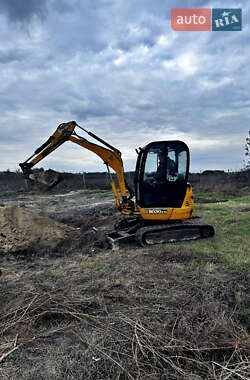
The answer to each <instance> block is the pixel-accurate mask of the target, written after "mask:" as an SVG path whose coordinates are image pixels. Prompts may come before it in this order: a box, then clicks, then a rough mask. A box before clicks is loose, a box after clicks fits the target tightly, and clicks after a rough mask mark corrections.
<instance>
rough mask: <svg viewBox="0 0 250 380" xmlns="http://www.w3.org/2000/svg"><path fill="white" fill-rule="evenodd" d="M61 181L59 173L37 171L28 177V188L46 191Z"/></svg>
mask: <svg viewBox="0 0 250 380" xmlns="http://www.w3.org/2000/svg"><path fill="white" fill-rule="evenodd" d="M60 180H61V175H60V173H58V172H56V171H55V170H51V169H49V170H45V171H43V170H39V171H35V172H33V173H31V174H29V176H28V180H27V183H28V186H27V187H28V188H29V189H31V188H32V189H35V190H40V191H47V190H50V189H52V188H53V187H54V186H56V185H57V184H58V183H59V182H60Z"/></svg>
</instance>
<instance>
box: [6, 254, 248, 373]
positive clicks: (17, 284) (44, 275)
mask: <svg viewBox="0 0 250 380" xmlns="http://www.w3.org/2000/svg"><path fill="white" fill-rule="evenodd" d="M36 260H39V261H36V262H35V267H33V268H32V269H31V270H30V271H28V270H27V269H26V268H25V265H26V264H25V263H23V262H20V263H19V265H20V277H19V278H17V279H16V278H14V276H13V277H11V276H9V278H8V282H4V281H3V294H4V297H3V299H2V314H1V318H0V331H1V345H0V375H1V379H4V380H5V379H21V380H23V379H25V380H31V379H37V378H39V379H44V380H45V379H46V380H48V379H52V378H53V379H80V378H82V379H145V380H146V379H190V380H191V379H192V380H193V379H214V380H215V379H216V380H217V379H221V380H226V379H248V378H249V376H248V374H249V370H250V362H249V352H250V336H249V334H248V333H247V331H246V329H244V328H243V327H241V326H240V325H239V322H237V318H238V317H237V315H238V314H237V313H238V311H239V308H240V304H239V302H240V301H239V300H237V299H236V297H235V294H236V293H237V290H238V289H239V287H240V289H243V288H244V289H245V292H246V293H247V292H248V291H249V288H248V286H249V274H248V273H247V272H245V273H244V272H242V273H230V274H225V273H224V275H221V276H218V273H215V274H214V275H211V273H207V271H206V268H207V264H208V263H210V262H214V263H216V262H219V260H220V257H219V256H215V257H212V256H210V255H209V254H207V255H203V257H202V258H201V256H200V255H198V254H192V253H191V252H186V253H184V252H183V251H179V252H178V250H176V249H175V250H173V251H166V250H165V249H164V248H161V249H158V250H157V251H156V250H145V251H143V250H142V249H137V250H135V251H134V250H129V251H126V253H122V252H120V253H117V252H113V253H111V252H106V253H98V254H96V255H95V256H92V257H91V256H89V255H87V256H86V255H84V256H81V255H78V256H76V257H72V256H71V257H68V258H67V256H64V257H59V258H56V259H51V258H50V259H49V258H47V259H39V258H37V259H36ZM195 262H199V263H200V264H199V268H198V267H197V265H196V267H197V270H193V269H191V268H193V266H194V263H195ZM36 268H37V269H36ZM145 268H146V270H145ZM17 288H18V289H19V292H18V294H17V291H16V289H17Z"/></svg>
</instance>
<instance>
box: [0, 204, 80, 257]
mask: <svg viewBox="0 0 250 380" xmlns="http://www.w3.org/2000/svg"><path fill="white" fill-rule="evenodd" d="M74 230H75V229H74V228H72V227H70V226H67V225H65V224H63V223H60V222H57V221H55V220H52V219H51V218H49V217H47V216H43V215H39V214H36V213H33V212H30V211H27V210H24V209H23V208H21V207H18V206H11V207H0V252H2V253H8V252H18V251H24V250H26V249H28V248H32V249H34V250H37V249H43V248H52V249H53V248H55V247H56V246H57V245H58V243H59V242H61V241H62V240H65V239H67V237H68V236H69V234H70V233H71V232H72V231H74Z"/></svg>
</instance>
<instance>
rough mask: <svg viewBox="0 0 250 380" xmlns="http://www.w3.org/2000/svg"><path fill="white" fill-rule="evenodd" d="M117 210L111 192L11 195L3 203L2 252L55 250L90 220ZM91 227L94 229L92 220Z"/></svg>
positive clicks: (0, 217)
mask: <svg viewBox="0 0 250 380" xmlns="http://www.w3.org/2000/svg"><path fill="white" fill-rule="evenodd" d="M114 212H115V208H114V203H113V199H112V198H111V194H105V197H104V194H103V193H101V194H100V193H96V194H95V193H93V192H89V191H85V192H84V191H72V192H70V193H67V194H49V195H48V194H47V195H43V194H32V193H17V194H14V195H9V196H7V197H4V198H2V200H1V204H0V252H3V253H7V252H19V251H24V250H27V249H36V250H40V249H46V248H49V249H54V248H56V247H57V245H58V244H59V243H60V242H62V241H66V240H68V241H69V240H72V234H74V233H77V232H81V231H79V230H81V227H82V225H83V224H86V220H89V219H91V218H93V217H97V218H99V219H100V218H101V217H103V216H107V215H111V214H112V213H114ZM72 220H74V223H72ZM75 220H77V223H78V224H77V223H76V222H75ZM79 220H80V221H79ZM61 222H62V223H61ZM75 223H76V224H75ZM87 227H90V229H91V225H89V223H87Z"/></svg>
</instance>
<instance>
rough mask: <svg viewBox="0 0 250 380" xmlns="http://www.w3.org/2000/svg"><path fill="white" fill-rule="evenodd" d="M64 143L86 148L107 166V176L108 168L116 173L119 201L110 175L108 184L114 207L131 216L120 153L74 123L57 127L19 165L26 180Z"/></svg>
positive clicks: (132, 207)
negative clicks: (33, 168)
mask: <svg viewBox="0 0 250 380" xmlns="http://www.w3.org/2000/svg"><path fill="white" fill-rule="evenodd" d="M76 127H79V128H80V129H81V130H83V131H84V132H86V133H87V134H88V135H90V136H91V137H92V138H94V139H96V140H97V141H99V142H100V143H102V144H103V145H105V146H106V147H107V148H106V147H103V146H101V145H99V144H95V143H92V142H90V141H88V140H87V139H85V138H84V137H82V136H79V135H78V134H77V133H76V132H75V128H76ZM66 141H71V142H73V143H75V144H78V145H80V146H81V147H83V148H86V149H88V150H90V151H92V152H94V153H95V154H97V155H98V156H99V157H100V158H101V159H102V160H103V162H104V164H105V165H106V166H107V169H108V173H109V174H110V170H109V168H112V169H113V170H114V171H115V172H116V175H117V180H118V184H119V189H120V194H121V199H120V196H119V193H118V190H117V187H116V185H115V182H114V181H113V179H112V177H111V175H110V179H111V181H110V184H111V187H112V190H113V193H114V196H115V200H116V205H117V207H118V209H119V210H121V212H122V213H123V214H125V215H129V214H131V213H132V212H133V211H134V207H135V206H134V202H133V201H132V200H131V198H132V197H133V195H134V194H133V191H132V189H130V188H129V186H128V185H127V184H126V182H125V178H124V169H123V161H122V157H121V152H120V151H119V150H118V149H116V148H114V147H113V146H112V145H110V144H109V143H107V142H106V141H104V140H102V139H101V138H100V137H98V136H96V135H95V134H93V133H92V132H90V131H87V130H86V129H84V128H82V127H81V126H80V125H78V124H77V123H76V122H75V121H70V122H68V123H62V124H60V125H59V126H58V127H57V129H56V131H55V132H54V133H53V135H52V136H50V137H49V139H48V140H47V141H46V142H45V143H44V144H42V145H41V146H40V147H39V148H37V149H36V150H35V152H34V154H33V155H32V156H31V157H29V158H28V159H27V160H26V161H24V162H22V163H20V164H19V166H20V167H21V169H22V171H23V173H24V175H25V176H26V178H28V177H29V175H30V174H31V173H32V170H31V169H32V167H33V166H34V165H36V164H37V163H38V162H40V161H41V160H43V159H44V158H45V157H46V156H48V155H49V154H50V153H52V152H53V151H54V150H55V149H57V148H58V147H59V146H60V145H62V144H63V143H64V142H66ZM127 193H129V194H127Z"/></svg>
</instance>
